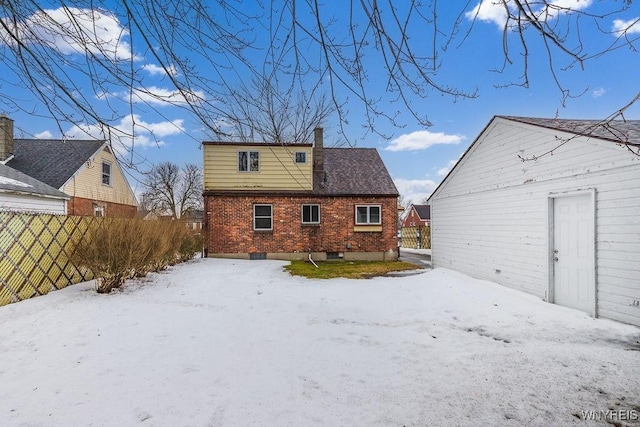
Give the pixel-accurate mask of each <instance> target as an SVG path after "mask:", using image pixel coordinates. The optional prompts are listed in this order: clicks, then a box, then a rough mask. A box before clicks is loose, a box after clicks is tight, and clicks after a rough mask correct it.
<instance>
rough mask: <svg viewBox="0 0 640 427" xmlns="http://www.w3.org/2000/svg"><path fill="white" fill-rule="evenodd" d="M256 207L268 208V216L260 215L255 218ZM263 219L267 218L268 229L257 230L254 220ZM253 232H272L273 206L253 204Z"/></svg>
mask: <svg viewBox="0 0 640 427" xmlns="http://www.w3.org/2000/svg"><path fill="white" fill-rule="evenodd" d="M258 206H269V209H270V215H269V216H265V215H260V216H256V207H258ZM264 218H269V222H270V224H271V227H270V228H257V227H256V219H264ZM253 231H273V205H272V204H269V203H254V204H253Z"/></svg>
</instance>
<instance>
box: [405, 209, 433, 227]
mask: <svg viewBox="0 0 640 427" xmlns="http://www.w3.org/2000/svg"><path fill="white" fill-rule="evenodd" d="M430 223H431V207H430V206H429V205H414V204H412V205H411V206H409V212H407V214H406V215H405V217H404V219H403V220H402V227H403V228H404V227H426V226H427V225H429V224H430Z"/></svg>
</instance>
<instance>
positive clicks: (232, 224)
mask: <svg viewBox="0 0 640 427" xmlns="http://www.w3.org/2000/svg"><path fill="white" fill-rule="evenodd" d="M396 200H397V199H396V197H377V198H376V197H309V196H227V195H218V196H205V208H206V209H205V221H206V222H205V227H206V233H207V237H208V245H207V247H208V252H209V253H229V254H233V253H255V252H267V253H292V252H308V251H309V250H311V251H312V252H350V251H351V252H383V251H388V250H390V249H391V250H394V251H395V250H396V248H397V235H396V224H397V206H396ZM256 203H258V204H272V205H273V231H254V230H253V205H254V204H256ZM302 204H320V225H318V226H311V225H302V214H301V211H302V207H301V205H302ZM357 204H380V205H381V207H382V229H383V231H382V232H355V231H354V225H355V205H357ZM347 244H351V249H347Z"/></svg>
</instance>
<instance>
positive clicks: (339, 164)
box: [313, 148, 398, 196]
mask: <svg viewBox="0 0 640 427" xmlns="http://www.w3.org/2000/svg"><path fill="white" fill-rule="evenodd" d="M323 154H324V174H317V173H316V174H315V176H314V179H313V192H314V193H315V194H322V195H336V196H338V195H344V196H346V195H349V196H351V195H366V196H397V195H398V190H397V188H396V186H395V184H394V183H393V180H392V179H391V176H389V172H388V171H387V168H386V167H385V165H384V163H383V162H382V159H381V158H380V155H379V154H378V151H377V150H376V149H375V148H325V149H324V150H323Z"/></svg>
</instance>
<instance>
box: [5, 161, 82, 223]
mask: <svg viewBox="0 0 640 427" xmlns="http://www.w3.org/2000/svg"><path fill="white" fill-rule="evenodd" d="M69 199H70V197H69V196H67V195H66V194H64V193H63V192H62V191H59V190H56V189H55V188H53V187H51V186H49V185H47V184H45V183H43V182H40V181H38V180H37V179H34V178H32V177H30V176H28V175H25V174H23V173H22V172H19V171H17V170H15V169H12V168H10V167H9V166H6V165H4V164H2V163H0V211H14V212H32V213H48V214H59V215H65V214H66V212H67V200H69Z"/></svg>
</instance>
